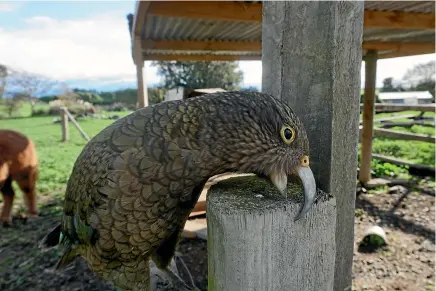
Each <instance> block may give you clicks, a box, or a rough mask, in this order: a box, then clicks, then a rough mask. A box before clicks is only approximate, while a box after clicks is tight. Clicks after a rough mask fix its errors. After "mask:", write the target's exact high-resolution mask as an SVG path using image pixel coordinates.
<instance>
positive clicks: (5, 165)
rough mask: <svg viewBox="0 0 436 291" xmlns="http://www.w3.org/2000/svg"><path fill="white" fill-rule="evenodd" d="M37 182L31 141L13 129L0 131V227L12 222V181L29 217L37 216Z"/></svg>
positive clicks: (34, 154) (35, 157)
mask: <svg viewBox="0 0 436 291" xmlns="http://www.w3.org/2000/svg"><path fill="white" fill-rule="evenodd" d="M37 179H38V157H37V154H36V147H35V144H34V143H33V141H32V140H31V139H30V138H28V137H26V136H25V135H23V134H22V133H19V132H16V131H13V130H0V191H1V192H2V195H3V210H2V212H1V215H0V221H1V222H2V223H3V226H5V227H7V226H10V225H11V223H12V206H13V202H14V196H15V193H14V190H13V188H12V181H16V182H17V184H18V186H19V187H20V189H21V190H22V191H23V192H24V194H25V195H24V196H23V198H24V201H25V202H26V206H27V210H28V213H29V215H31V216H36V215H37V206H36V189H35V186H36V180H37Z"/></svg>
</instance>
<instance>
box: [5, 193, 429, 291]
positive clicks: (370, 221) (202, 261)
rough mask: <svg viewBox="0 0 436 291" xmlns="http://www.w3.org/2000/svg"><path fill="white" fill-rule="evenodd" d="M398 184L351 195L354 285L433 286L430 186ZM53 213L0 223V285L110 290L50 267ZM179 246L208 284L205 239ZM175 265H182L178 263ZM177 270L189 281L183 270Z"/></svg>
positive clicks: (82, 266) (86, 274) (83, 272)
mask: <svg viewBox="0 0 436 291" xmlns="http://www.w3.org/2000/svg"><path fill="white" fill-rule="evenodd" d="M402 190H404V189H401V188H399V189H396V191H394V189H391V191H390V192H392V193H389V191H380V192H378V193H375V194H368V193H366V194H364V193H361V194H360V195H358V197H357V199H356V217H355V241H356V243H355V250H354V263H353V285H354V287H353V290H355V291H361V290H371V291H376V290H377V291H378V290H404V291H405V290H408V291H409V290H410V291H417V290H422V291H425V290H434V263H435V250H434V248H435V220H434V219H435V205H434V199H435V197H434V191H433V190H428V189H427V190H425V191H419V192H418V191H407V192H402ZM0 207H1V205H0ZM58 215H59V207H58V206H56V205H49V206H47V207H45V208H43V209H42V211H41V216H40V217H39V218H37V219H35V220H29V221H27V223H23V222H22V221H16V222H15V224H14V226H13V227H12V228H7V229H6V228H5V229H2V228H1V227H0V290H3V291H12V290H14V291H19V290H44V291H52V290H53V291H54V290H56V291H58V290H59V291H63V290H71V291H74V290H86V291H93V290H99V291H105V290H114V288H113V287H112V285H111V284H109V283H106V282H103V281H102V280H100V279H99V278H98V277H97V276H95V275H94V274H93V273H91V272H90V271H89V269H88V267H87V265H86V263H85V262H84V261H83V260H80V259H79V260H76V262H75V263H74V264H72V265H71V266H70V267H69V268H68V269H66V270H64V271H62V272H53V271H52V270H51V268H52V267H53V266H54V265H55V264H56V262H57V259H58V258H59V254H58V252H57V250H56V249H52V250H49V251H47V252H41V251H40V250H39V249H38V248H37V244H38V242H39V241H40V239H41V238H42V237H43V236H44V235H45V233H46V232H47V231H48V230H49V229H51V228H52V227H54V225H55V224H56V222H57V221H58ZM371 225H379V226H381V227H383V229H384V230H385V231H386V234H387V238H388V245H387V246H384V247H382V248H379V249H377V250H370V249H368V248H367V249H365V248H360V249H359V246H358V242H359V241H360V239H361V238H362V236H363V233H364V232H365V230H366V229H367V227H369V226H371ZM179 251H180V252H181V253H182V259H183V261H184V262H185V264H186V265H187V267H188V269H189V270H190V273H191V275H192V277H193V279H194V281H195V284H196V285H197V287H199V288H201V289H202V290H207V243H206V241H203V240H201V239H186V238H183V239H182V240H181V242H180V245H179ZM179 270H180V271H182V270H183V268H181V267H180V266H179ZM181 276H182V278H183V279H184V280H185V281H186V282H189V279H188V276H187V275H186V274H185V273H184V272H183V273H182V274H181Z"/></svg>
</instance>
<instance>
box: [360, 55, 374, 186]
mask: <svg viewBox="0 0 436 291" xmlns="http://www.w3.org/2000/svg"><path fill="white" fill-rule="evenodd" d="M376 72H377V52H376V51H368V52H367V53H366V56H365V93H364V97H363V122H362V125H363V129H362V149H361V155H360V172H359V180H360V182H362V183H366V182H368V181H369V180H370V179H371V159H372V156H371V154H372V138H373V127H374V103H375V85H376Z"/></svg>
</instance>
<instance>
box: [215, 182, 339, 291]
mask: <svg viewBox="0 0 436 291" xmlns="http://www.w3.org/2000/svg"><path fill="white" fill-rule="evenodd" d="M288 187H289V188H288V197H294V198H288V199H284V198H283V197H282V196H280V194H279V193H278V191H277V189H276V188H275V187H274V186H272V184H271V183H270V182H269V181H267V180H265V179H261V178H258V177H256V176H245V177H236V178H229V179H227V180H224V181H220V182H218V183H217V184H215V185H213V186H211V188H210V189H209V191H208V197H207V229H208V239H207V243H208V246H207V249H208V276H209V278H208V290H209V291H227V290H228V291H230V290H238V291H278V290H280V291H281V290H283V291H284V290H286V291H302V290H304V291H320V290H323V291H333V284H334V271H335V224H336V216H335V211H336V209H335V199H329V197H328V196H327V195H326V194H325V193H321V192H319V193H318V197H319V198H318V201H317V202H316V203H315V204H314V205H313V207H312V209H311V210H310V212H309V213H308V214H306V218H302V219H301V220H298V221H297V222H294V218H295V216H296V215H297V213H298V210H299V201H300V200H301V199H300V197H301V196H302V195H303V191H302V187H301V186H300V185H298V184H289V185H288ZM320 233H322V234H323V235H320Z"/></svg>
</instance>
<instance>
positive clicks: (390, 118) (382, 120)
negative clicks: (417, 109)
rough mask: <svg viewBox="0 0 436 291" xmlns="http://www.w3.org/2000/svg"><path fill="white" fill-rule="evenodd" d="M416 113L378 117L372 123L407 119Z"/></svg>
mask: <svg viewBox="0 0 436 291" xmlns="http://www.w3.org/2000/svg"><path fill="white" fill-rule="evenodd" d="M415 116H416V115H412V114H407V115H395V116H391V117H384V118H379V119H374V123H380V122H385V121H389V120H397V119H409V118H413V117H415ZM362 122H363V120H360V121H359V123H360V124H362Z"/></svg>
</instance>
